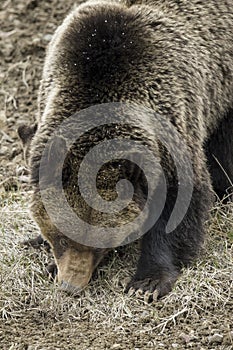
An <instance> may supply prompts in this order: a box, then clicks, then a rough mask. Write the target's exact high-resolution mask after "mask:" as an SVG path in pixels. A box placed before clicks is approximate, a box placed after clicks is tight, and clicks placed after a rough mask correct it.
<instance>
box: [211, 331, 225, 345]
mask: <svg viewBox="0 0 233 350" xmlns="http://www.w3.org/2000/svg"><path fill="white" fill-rule="evenodd" d="M208 340H209V343H210V344H213V343H218V344H221V343H222V341H223V336H222V335H221V334H218V333H215V334H214V335H211V336H210V337H209V338H208Z"/></svg>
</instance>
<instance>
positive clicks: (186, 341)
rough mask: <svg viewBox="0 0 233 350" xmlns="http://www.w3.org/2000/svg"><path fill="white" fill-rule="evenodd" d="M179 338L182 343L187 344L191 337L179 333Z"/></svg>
mask: <svg viewBox="0 0 233 350" xmlns="http://www.w3.org/2000/svg"><path fill="white" fill-rule="evenodd" d="M180 338H181V339H182V340H183V341H184V343H186V344H187V343H189V342H190V340H191V337H190V336H189V335H188V334H185V333H181V335H180Z"/></svg>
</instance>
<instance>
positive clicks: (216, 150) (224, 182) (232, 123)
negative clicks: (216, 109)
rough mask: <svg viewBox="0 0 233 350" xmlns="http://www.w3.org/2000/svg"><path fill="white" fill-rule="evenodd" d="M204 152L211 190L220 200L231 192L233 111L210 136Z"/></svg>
mask: <svg viewBox="0 0 233 350" xmlns="http://www.w3.org/2000/svg"><path fill="white" fill-rule="evenodd" d="M205 151H206V156H207V160H208V167H209V172H210V174H211V178H212V183H213V188H214V190H215V192H216V194H217V195H218V197H219V198H220V199H222V198H223V197H224V195H227V194H229V193H232V192H233V186H232V184H233V109H231V110H230V111H229V112H228V114H227V115H226V117H225V118H224V119H223V120H222V121H221V122H220V124H219V126H218V128H217V130H215V132H214V133H213V134H212V135H211V136H210V138H209V139H208V141H207V142H206V145H205ZM231 198H232V195H231Z"/></svg>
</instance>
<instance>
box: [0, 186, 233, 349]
mask: <svg viewBox="0 0 233 350" xmlns="http://www.w3.org/2000/svg"><path fill="white" fill-rule="evenodd" d="M28 196H29V193H27V192H25V193H22V192H21V193H20V192H16V193H13V192H11V193H9V194H7V193H3V194H2V198H1V206H2V208H1V224H0V231H1V235H2V240H1V246H0V250H1V252H0V269H1V281H0V282H1V283H0V286H1V287H0V314H1V320H2V321H1V326H0V344H2V346H1V348H2V349H64V348H67V349H75V348H78V349H136V348H139V349H150V348H154V349H163V348H165V349H170V348H171V349H173V348H179V349H182V348H184V349H185V348H186V347H187V348H190V347H191V348H194V349H201V348H203V349H210V348H215V347H216V346H217V348H218V349H231V348H232V347H233V341H232V333H231V332H230V331H231V329H230V327H231V325H232V313H233V300H232V281H233V278H232V277H233V276H232V271H233V261H232V250H233V215H232V214H233V205H232V204H229V205H221V203H218V205H217V206H216V207H215V208H214V209H213V212H212V219H211V222H210V226H209V235H208V239H207V242H206V246H205V249H204V252H203V255H202V256H201V258H200V259H199V260H198V261H197V262H196V264H195V265H194V266H193V267H192V268H189V269H186V270H185V271H184V274H183V276H182V277H181V278H180V279H179V281H178V282H177V284H176V287H175V289H174V290H173V292H172V293H170V294H169V295H168V296H167V297H166V298H164V299H162V300H161V301H159V302H157V303H153V304H149V305H148V304H147V303H146V302H144V300H140V299H136V298H130V297H128V296H127V295H125V294H124V293H123V287H124V285H125V284H126V281H127V279H128V278H129V277H130V275H132V273H133V270H134V268H135V262H136V259H137V255H138V251H137V245H136V244H134V245H133V246H131V247H126V248H125V249H124V250H122V249H119V251H115V252H112V254H111V255H110V257H109V259H108V261H107V262H106V264H103V265H102V266H100V267H99V269H98V270H97V273H96V276H95V278H94V279H93V280H92V282H91V283H90V285H89V286H88V287H87V288H86V289H85V290H84V291H83V292H82V293H81V294H80V295H79V296H75V297H72V296H68V295H66V294H65V293H64V292H61V291H60V290H59V288H58V287H57V286H56V284H55V283H54V282H52V281H50V280H49V279H48V277H47V276H46V275H45V265H46V264H47V263H48V262H49V260H50V258H51V257H50V256H49V255H48V253H47V252H46V251H45V250H40V251H35V250H33V249H29V250H26V249H25V248H22V247H21V246H20V242H21V241H23V240H24V239H25V238H26V237H33V236H35V235H36V234H37V231H38V230H37V227H36V226H35V224H34V223H33V221H32V220H31V219H30V216H29V213H28V208H27V205H28V204H27V203H28ZM1 332H2V333H1ZM215 333H218V334H220V338H221V341H220V343H218V344H217V343H214V342H213V344H211V342H212V341H213V339H214V338H211V336H213V335H214V334H215ZM1 334H2V335H1ZM211 339H212V340H211ZM206 346H207V348H206Z"/></svg>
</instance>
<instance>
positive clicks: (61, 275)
mask: <svg viewBox="0 0 233 350" xmlns="http://www.w3.org/2000/svg"><path fill="white" fill-rule="evenodd" d="M93 261H94V259H93V253H92V252H91V251H83V252H79V251H77V250H75V249H72V248H68V249H67V250H66V251H65V252H64V254H63V255H62V256H61V257H60V258H59V259H57V266H58V281H59V282H60V283H62V284H64V285H66V286H70V287H75V288H77V289H82V288H83V287H85V286H86V285H87V284H88V282H89V281H90V278H91V275H92V273H93V270H94V263H93Z"/></svg>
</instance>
